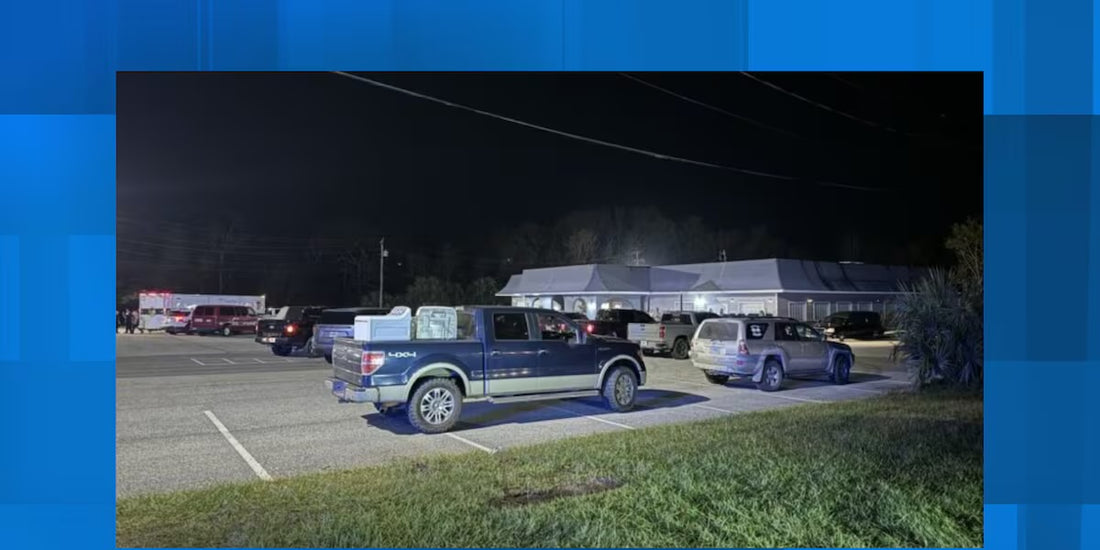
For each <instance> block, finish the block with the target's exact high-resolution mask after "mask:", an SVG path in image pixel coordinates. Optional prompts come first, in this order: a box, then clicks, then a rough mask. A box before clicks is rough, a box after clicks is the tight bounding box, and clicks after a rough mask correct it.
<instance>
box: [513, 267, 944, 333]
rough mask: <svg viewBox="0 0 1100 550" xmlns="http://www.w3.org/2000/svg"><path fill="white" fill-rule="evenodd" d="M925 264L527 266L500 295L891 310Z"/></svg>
mask: <svg viewBox="0 0 1100 550" xmlns="http://www.w3.org/2000/svg"><path fill="white" fill-rule="evenodd" d="M925 272H926V271H925V270H924V269H922V268H912V267H902V266H884V265H870V264H861V263H851V262H819V261H808V260H788V259H766V260H745V261H736V262H716V263H705V264H686V265H663V266H626V265H608V264H590V265H570V266H562V267H547V268H539V269H525V270H524V271H523V273H521V274H519V275H513V276H512V278H511V279H510V280H509V281H508V284H507V285H506V286H505V287H504V288H503V289H501V291H500V292H498V293H497V296H502V297H510V298H511V299H512V305H516V306H532V307H544V308H547V309H555V310H559V311H575V312H580V313H584V314H586V315H587V316H588V317H589V318H594V317H595V315H596V311H597V310H599V309H607V308H629V309H640V310H643V311H647V312H649V313H650V314H651V315H654V316H655V317H656V316H658V315H659V314H661V313H662V312H667V311H686V310H693V311H712V312H714V313H720V314H722V313H753V314H760V313H763V314H771V315H781V316H787V317H794V318H796V319H802V320H814V319H821V318H823V317H825V316H827V315H829V314H831V313H834V312H837V311H853V310H855V311H877V312H880V313H887V312H889V311H890V308H891V303H892V301H893V300H894V299H895V298H896V297H897V296H898V294H900V290H899V285H900V284H901V283H911V282H915V281H916V280H917V279H918V278H919V277H920V276H922V275H923V274H924V273H925Z"/></svg>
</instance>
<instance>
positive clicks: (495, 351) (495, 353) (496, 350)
mask: <svg viewBox="0 0 1100 550" xmlns="http://www.w3.org/2000/svg"><path fill="white" fill-rule="evenodd" d="M489 355H490V356H491V357H497V356H500V355H501V352H500V350H499V349H495V350H493V351H490V352H489Z"/></svg>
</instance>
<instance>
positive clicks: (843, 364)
mask: <svg viewBox="0 0 1100 550" xmlns="http://www.w3.org/2000/svg"><path fill="white" fill-rule="evenodd" d="M851 372H852V360H851V359H849V358H848V356H847V355H839V356H837V358H836V361H834V362H833V372H832V374H831V375H829V381H830V382H832V383H834V384H838V385H843V384H847V383H848V376H849V375H850V374H851Z"/></svg>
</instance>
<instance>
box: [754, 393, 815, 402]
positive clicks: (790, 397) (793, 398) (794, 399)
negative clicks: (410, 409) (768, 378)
mask: <svg viewBox="0 0 1100 550" xmlns="http://www.w3.org/2000/svg"><path fill="white" fill-rule="evenodd" d="M760 393H761V394H762V395H766V396H768V397H778V398H779V399H790V400H791V401H802V402H804V403H828V401H820V400H817V399H808V398H805V397H795V396H793V395H776V394H775V393H773V392H760Z"/></svg>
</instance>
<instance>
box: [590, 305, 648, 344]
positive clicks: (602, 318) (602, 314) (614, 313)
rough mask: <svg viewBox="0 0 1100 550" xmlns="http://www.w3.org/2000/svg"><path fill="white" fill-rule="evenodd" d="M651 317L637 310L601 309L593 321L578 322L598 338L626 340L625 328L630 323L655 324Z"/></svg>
mask: <svg viewBox="0 0 1100 550" xmlns="http://www.w3.org/2000/svg"><path fill="white" fill-rule="evenodd" d="M656 322H657V321H654V320H653V317H650V315H649V314H648V313H646V312H644V311H641V310H637V309H601V310H600V311H599V312H597V313H596V320H595V321H579V324H581V325H582V326H584V331H585V332H587V333H589V334H597V335H600V336H614V337H616V338H622V339H624V340H625V339H626V327H627V325H629V324H631V323H656Z"/></svg>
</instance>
